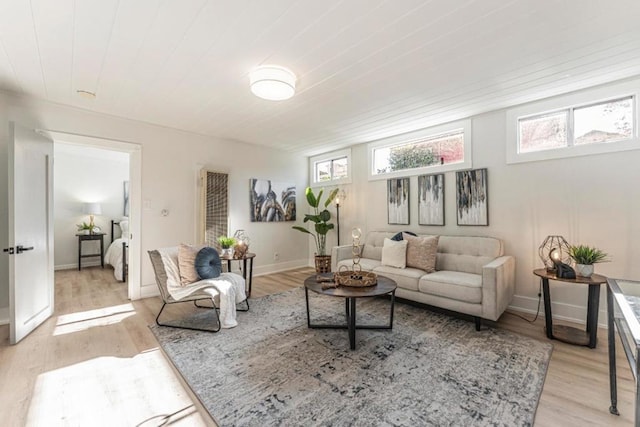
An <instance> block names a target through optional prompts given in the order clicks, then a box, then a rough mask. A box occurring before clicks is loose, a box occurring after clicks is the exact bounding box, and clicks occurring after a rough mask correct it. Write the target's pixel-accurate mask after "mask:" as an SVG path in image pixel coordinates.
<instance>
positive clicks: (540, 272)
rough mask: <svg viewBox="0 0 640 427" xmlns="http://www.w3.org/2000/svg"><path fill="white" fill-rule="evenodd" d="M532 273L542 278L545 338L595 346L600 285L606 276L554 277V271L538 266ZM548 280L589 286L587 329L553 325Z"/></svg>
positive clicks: (605, 280) (605, 279)
mask: <svg viewBox="0 0 640 427" xmlns="http://www.w3.org/2000/svg"><path fill="white" fill-rule="evenodd" d="M533 274H535V275H536V276H539V277H541V278H542V292H543V295H544V320H545V324H546V330H547V338H549V339H552V340H553V339H556V340H560V341H563V342H566V343H569V344H576V345H584V346H587V347H589V348H596V342H597V334H598V306H599V305H600V285H601V284H603V283H606V282H607V278H606V277H604V276H601V275H599V274H594V275H592V276H591V277H582V276H577V277H576V278H575V279H564V278H559V277H556V275H555V273H554V272H550V271H547V270H546V269H545V268H540V269H537V270H534V271H533ZM549 280H555V281H559V282H566V283H573V284H576V285H588V286H589V300H588V303H587V330H586V331H583V330H581V329H577V328H573V327H571V326H564V325H556V326H553V318H552V316H551V292H550V290H549Z"/></svg>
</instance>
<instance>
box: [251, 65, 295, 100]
mask: <svg viewBox="0 0 640 427" xmlns="http://www.w3.org/2000/svg"><path fill="white" fill-rule="evenodd" d="M249 82H250V84H251V92H253V94H254V95H256V96H258V97H260V98H263V99H268V100H270V101H282V100H284V99H289V98H291V97H292V96H293V95H294V94H295V93H296V75H295V74H293V72H292V71H291V70H289V69H287V68H285V67H281V66H279V65H261V66H259V67H258V68H256V69H255V70H253V71H252V72H251V73H250V74H249Z"/></svg>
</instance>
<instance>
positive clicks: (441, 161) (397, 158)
mask: <svg viewBox="0 0 640 427" xmlns="http://www.w3.org/2000/svg"><path fill="white" fill-rule="evenodd" d="M463 161H464V131H463V130H462V129H458V130H455V131H452V132H448V133H445V134H439V135H434V136H429V137H425V138H420V139H417V140H413V141H410V142H404V143H402V144H397V145H392V146H387V147H379V148H375V149H374V150H373V163H374V165H373V169H374V171H373V172H374V174H385V173H390V172H396V171H403V170H407V169H416V168H424V167H429V166H436V165H446V164H451V163H461V162H463Z"/></svg>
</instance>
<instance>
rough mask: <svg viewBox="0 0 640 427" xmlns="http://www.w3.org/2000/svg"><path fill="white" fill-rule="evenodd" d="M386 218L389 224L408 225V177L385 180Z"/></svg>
mask: <svg viewBox="0 0 640 427" xmlns="http://www.w3.org/2000/svg"><path fill="white" fill-rule="evenodd" d="M387 218H388V221H387V222H388V223H389V224H401V225H409V178H392V179H388V180H387Z"/></svg>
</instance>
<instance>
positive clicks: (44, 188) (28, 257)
mask: <svg viewBox="0 0 640 427" xmlns="http://www.w3.org/2000/svg"><path fill="white" fill-rule="evenodd" d="M10 127H11V129H10V131H11V135H10V141H9V156H8V157H9V248H6V251H7V253H6V254H3V255H4V256H7V255H8V256H9V305H10V319H9V320H10V337H9V339H10V341H11V343H12V344H15V343H17V342H18V341H20V340H21V339H22V338H24V337H25V336H27V335H28V334H29V333H30V332H31V331H33V330H34V329H35V328H37V327H38V325H40V324H41V323H42V322H44V321H45V320H46V319H48V318H49V317H50V316H51V315H52V313H53V293H54V289H53V287H54V279H53V222H52V221H53V141H51V140H50V139H48V138H45V137H44V136H42V135H39V134H37V133H35V131H33V130H30V129H26V128H23V127H21V126H19V125H17V124H15V123H11V124H10Z"/></svg>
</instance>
